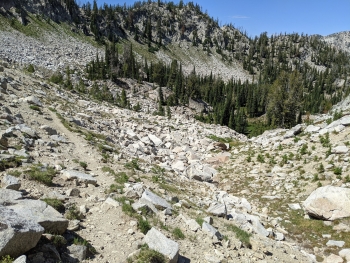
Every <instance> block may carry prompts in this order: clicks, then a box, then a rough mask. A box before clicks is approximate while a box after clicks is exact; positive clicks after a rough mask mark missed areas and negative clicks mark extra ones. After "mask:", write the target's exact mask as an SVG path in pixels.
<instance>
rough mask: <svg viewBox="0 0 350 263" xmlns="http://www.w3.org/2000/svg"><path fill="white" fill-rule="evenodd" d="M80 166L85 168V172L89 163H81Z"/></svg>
mask: <svg viewBox="0 0 350 263" xmlns="http://www.w3.org/2000/svg"><path fill="white" fill-rule="evenodd" d="M79 165H80V166H81V167H83V169H84V170H86V168H87V163H86V162H79Z"/></svg>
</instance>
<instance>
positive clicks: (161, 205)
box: [140, 190, 172, 210]
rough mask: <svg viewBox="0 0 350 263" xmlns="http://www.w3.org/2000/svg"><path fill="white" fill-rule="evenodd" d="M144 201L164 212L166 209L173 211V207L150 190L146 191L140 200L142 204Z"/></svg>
mask: <svg viewBox="0 0 350 263" xmlns="http://www.w3.org/2000/svg"><path fill="white" fill-rule="evenodd" d="M142 200H146V201H148V202H150V203H151V204H153V205H154V206H155V207H156V208H157V209H160V210H164V209H166V208H170V209H172V207H171V205H170V204H169V203H168V202H167V201H165V200H164V199H163V198H161V197H159V196H158V195H156V194H154V193H152V192H151V191H149V190H145V191H144V192H143V194H142V197H141V199H140V202H142Z"/></svg>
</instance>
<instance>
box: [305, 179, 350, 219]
mask: <svg viewBox="0 0 350 263" xmlns="http://www.w3.org/2000/svg"><path fill="white" fill-rule="evenodd" d="M303 206H304V209H305V212H306V213H307V214H309V215H310V216H313V217H316V218H320V219H324V220H331V221H332V220H336V219H340V218H344V217H350V189H348V188H342V187H335V186H331V185H327V186H324V187H320V188H317V189H316V190H315V191H313V192H312V193H311V195H310V196H309V197H308V198H307V199H306V200H305V201H304V204H303Z"/></svg>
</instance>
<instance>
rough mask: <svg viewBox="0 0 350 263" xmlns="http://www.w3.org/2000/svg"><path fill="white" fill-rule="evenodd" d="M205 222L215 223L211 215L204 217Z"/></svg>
mask: <svg viewBox="0 0 350 263" xmlns="http://www.w3.org/2000/svg"><path fill="white" fill-rule="evenodd" d="M203 220H204V222H207V223H208V224H210V225H212V224H213V218H212V217H211V216H207V217H204V218H203Z"/></svg>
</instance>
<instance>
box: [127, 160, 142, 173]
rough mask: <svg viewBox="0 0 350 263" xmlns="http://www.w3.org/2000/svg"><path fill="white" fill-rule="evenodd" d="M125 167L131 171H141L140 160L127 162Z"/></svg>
mask: <svg viewBox="0 0 350 263" xmlns="http://www.w3.org/2000/svg"><path fill="white" fill-rule="evenodd" d="M124 167H125V168H126V169H130V170H139V171H141V168H140V165H139V159H132V161H130V162H127V163H126V164H124Z"/></svg>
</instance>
